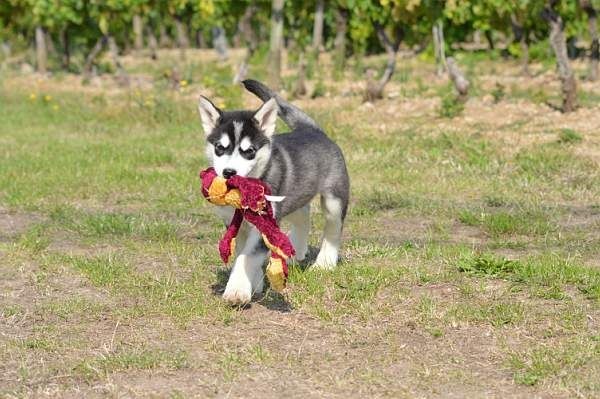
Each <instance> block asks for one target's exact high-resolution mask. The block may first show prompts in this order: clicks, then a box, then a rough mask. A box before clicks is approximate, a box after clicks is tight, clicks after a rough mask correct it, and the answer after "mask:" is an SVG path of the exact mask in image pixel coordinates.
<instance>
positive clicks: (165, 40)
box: [158, 24, 171, 48]
mask: <svg viewBox="0 0 600 399" xmlns="http://www.w3.org/2000/svg"><path fill="white" fill-rule="evenodd" d="M158 45H159V46H160V47H161V48H168V47H171V38H170V37H169V35H168V34H167V28H165V26H164V25H163V24H159V27H158Z"/></svg>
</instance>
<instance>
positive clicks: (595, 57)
mask: <svg viewBox="0 0 600 399" xmlns="http://www.w3.org/2000/svg"><path fill="white" fill-rule="evenodd" d="M581 8H583V10H584V11H585V13H586V14H587V17H588V30H589V31H590V40H591V41H592V45H591V48H590V72H589V74H588V79H589V80H591V81H595V80H597V79H598V61H599V60H600V43H599V41H598V13H597V11H596V9H595V8H594V6H593V4H592V2H591V1H590V0H581Z"/></svg>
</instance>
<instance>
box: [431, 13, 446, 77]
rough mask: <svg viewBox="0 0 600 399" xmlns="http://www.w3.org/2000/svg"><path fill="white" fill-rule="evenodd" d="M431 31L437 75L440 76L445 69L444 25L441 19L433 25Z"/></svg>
mask: <svg viewBox="0 0 600 399" xmlns="http://www.w3.org/2000/svg"><path fill="white" fill-rule="evenodd" d="M432 32H433V48H434V52H435V63H436V65H437V75H438V76H442V74H443V73H444V70H445V69H446V43H445V42H444V25H443V23H442V21H438V22H437V23H436V24H434V25H433V29H432Z"/></svg>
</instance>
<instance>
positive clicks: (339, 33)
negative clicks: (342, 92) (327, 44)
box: [333, 7, 350, 71]
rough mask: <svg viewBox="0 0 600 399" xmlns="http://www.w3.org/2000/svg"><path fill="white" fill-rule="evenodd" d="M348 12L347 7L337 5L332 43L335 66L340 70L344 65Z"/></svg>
mask: <svg viewBox="0 0 600 399" xmlns="http://www.w3.org/2000/svg"><path fill="white" fill-rule="evenodd" d="M349 15H350V13H349V12H348V10H347V9H345V8H341V7H338V8H337V9H336V14H335V26H336V34H335V40H334V42H333V44H334V47H335V49H334V52H335V56H334V60H335V67H336V69H337V70H339V71H341V70H343V69H344V67H345V65H346V33H347V31H348V17H349Z"/></svg>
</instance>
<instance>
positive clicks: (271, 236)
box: [200, 168, 295, 292]
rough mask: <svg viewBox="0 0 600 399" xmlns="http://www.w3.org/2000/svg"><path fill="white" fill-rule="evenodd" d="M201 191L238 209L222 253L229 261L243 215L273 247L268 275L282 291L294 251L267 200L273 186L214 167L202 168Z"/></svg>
mask: <svg viewBox="0 0 600 399" xmlns="http://www.w3.org/2000/svg"><path fill="white" fill-rule="evenodd" d="M200 180H201V181H202V195H204V197H205V198H206V199H207V200H208V201H210V202H211V203H213V204H215V205H220V206H232V207H234V208H235V213H234V215H233V219H232V220H231V224H230V225H229V227H227V231H226V232H225V234H224V235H223V238H221V241H220V242H219V254H220V255H221V259H222V260H223V262H225V263H227V262H228V261H229V258H230V257H231V254H233V253H234V252H235V238H236V236H237V234H238V232H239V230H240V226H241V225H242V222H243V221H244V219H245V220H246V221H248V222H249V223H251V224H253V225H254V226H255V227H256V228H257V229H258V231H259V232H260V233H261V234H262V237H263V240H264V242H265V245H266V246H267V247H268V248H269V249H270V250H271V258H270V259H269V264H268V265H267V270H266V274H267V278H268V279H269V283H270V284H271V288H273V289H274V290H275V291H278V292H281V291H282V290H283V289H284V288H285V285H286V280H287V276H288V267H287V263H286V260H287V259H288V258H290V257H292V256H294V255H295V251H294V247H293V246H292V243H291V242H290V239H289V238H288V236H287V234H285V233H284V232H283V231H281V230H280V229H279V226H278V225H277V220H275V217H274V216H273V206H272V205H271V202H269V201H268V200H267V198H266V197H267V196H270V195H271V188H270V187H269V186H268V185H267V184H266V183H264V182H263V181H261V180H259V179H255V178H251V177H241V176H237V175H236V176H232V177H230V178H229V179H224V178H222V177H220V176H218V175H217V173H216V172H215V170H214V168H208V169H206V170H203V171H201V172H200Z"/></svg>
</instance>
